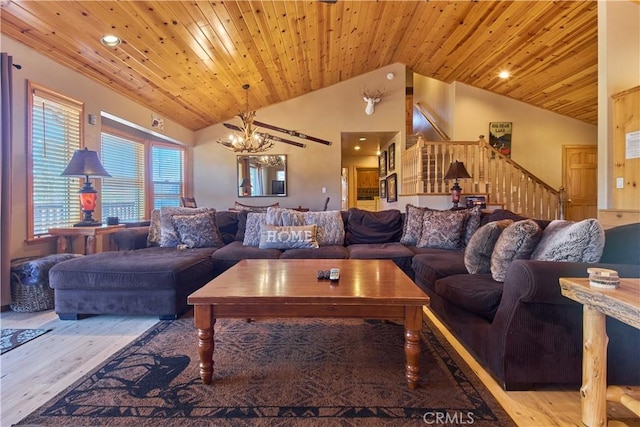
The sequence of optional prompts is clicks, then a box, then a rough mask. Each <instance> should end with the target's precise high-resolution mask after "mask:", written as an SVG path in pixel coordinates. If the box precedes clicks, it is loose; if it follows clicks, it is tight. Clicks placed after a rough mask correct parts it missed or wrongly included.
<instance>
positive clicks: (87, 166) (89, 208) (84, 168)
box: [61, 147, 111, 227]
mask: <svg viewBox="0 0 640 427" xmlns="http://www.w3.org/2000/svg"><path fill="white" fill-rule="evenodd" d="M61 175H62V176H84V177H85V182H84V186H83V187H82V188H81V189H80V191H78V194H79V195H80V206H81V208H82V213H83V214H84V217H83V218H82V221H80V222H79V223H77V224H73V226H74V227H91V226H96V225H102V223H101V222H100V221H96V220H94V219H93V211H94V210H95V209H96V199H97V198H98V192H97V191H96V189H95V188H93V186H92V185H91V181H89V177H90V176H102V177H110V176H111V175H109V173H108V172H107V171H106V170H104V167H102V163H100V159H98V153H96V152H95V151H91V150H88V149H87V148H86V147H85V149H84V150H76V152H75V153H73V157H72V158H71V161H70V162H69V164H68V165H67V168H66V169H65V170H64V172H62V174H61Z"/></svg>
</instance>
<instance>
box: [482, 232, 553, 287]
mask: <svg viewBox="0 0 640 427" xmlns="http://www.w3.org/2000/svg"><path fill="white" fill-rule="evenodd" d="M541 236H542V228H540V226H539V225H538V223H537V222H535V221H534V220H532V219H525V220H523V221H516V222H514V223H513V224H511V225H510V226H508V227H507V228H505V229H504V231H503V232H502V234H500V237H499V238H498V241H497V242H496V245H495V247H494V248H493V253H492V254H491V277H493V280H495V281H496V282H504V277H505V276H506V274H507V268H508V267H509V264H511V261H513V260H516V259H529V257H530V256H531V253H532V252H533V250H534V249H535V248H536V245H537V244H538V242H539V241H540V237H541Z"/></svg>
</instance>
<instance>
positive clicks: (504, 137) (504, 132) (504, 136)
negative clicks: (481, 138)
mask: <svg viewBox="0 0 640 427" xmlns="http://www.w3.org/2000/svg"><path fill="white" fill-rule="evenodd" d="M511 133H512V123H511V122H491V123H489V144H490V145H491V146H492V147H493V148H495V149H496V150H498V151H500V153H502V154H504V155H505V156H507V157H511Z"/></svg>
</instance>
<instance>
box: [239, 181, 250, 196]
mask: <svg viewBox="0 0 640 427" xmlns="http://www.w3.org/2000/svg"><path fill="white" fill-rule="evenodd" d="M251 187H253V186H252V185H251V180H249V178H242V183H241V184H240V188H242V195H243V196H250V195H251Z"/></svg>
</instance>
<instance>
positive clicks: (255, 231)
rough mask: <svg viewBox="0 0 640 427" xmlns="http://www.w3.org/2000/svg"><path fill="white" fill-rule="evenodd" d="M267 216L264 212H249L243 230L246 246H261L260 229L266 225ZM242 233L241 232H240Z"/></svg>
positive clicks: (243, 242) (243, 241)
mask: <svg viewBox="0 0 640 427" xmlns="http://www.w3.org/2000/svg"><path fill="white" fill-rule="evenodd" d="M266 220H267V214H266V213H264V212H248V213H247V220H246V223H245V227H244V230H243V233H244V238H243V240H242V244H243V245H245V246H258V245H259V244H260V229H261V227H262V226H263V225H264V224H266ZM238 231H240V230H238Z"/></svg>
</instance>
